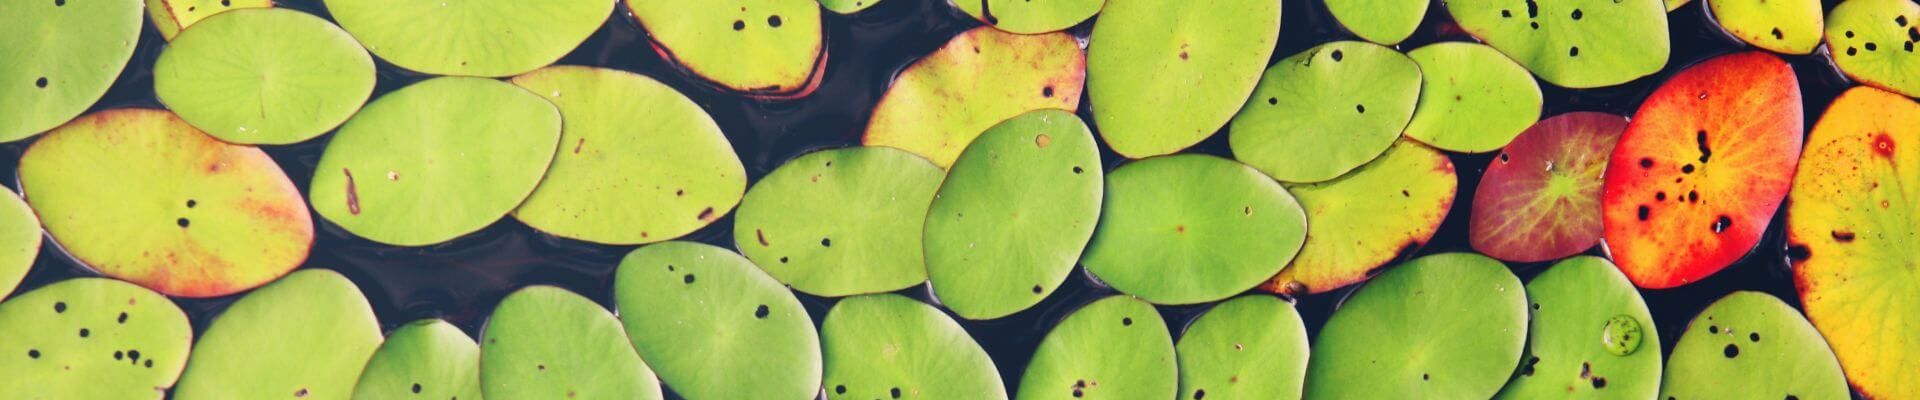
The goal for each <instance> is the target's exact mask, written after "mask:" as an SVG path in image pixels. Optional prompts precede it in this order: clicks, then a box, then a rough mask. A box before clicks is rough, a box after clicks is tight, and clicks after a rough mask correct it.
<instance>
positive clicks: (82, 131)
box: [19, 109, 313, 297]
mask: <svg viewBox="0 0 1920 400" xmlns="http://www.w3.org/2000/svg"><path fill="white" fill-rule="evenodd" d="M19 173H20V186H21V192H22V193H24V194H25V195H26V198H27V202H28V203H29V204H32V205H33V209H34V211H35V212H37V213H39V215H40V217H41V221H43V222H44V223H45V224H46V229H47V232H48V233H49V234H50V235H51V236H52V238H53V240H54V241H55V242H58V243H59V245H60V247H61V248H62V249H65V250H66V251H67V253H68V254H71V255H73V257H74V258H76V259H78V260H79V261H80V262H82V263H84V264H86V265H87V266H88V267H91V268H93V269H94V270H96V271H99V272H100V273H102V274H105V275H107V276H111V277H115V278H119V279H124V280H127V281H131V282H133V283H136V284H139V285H141V286H146V287H147V288H150V289H153V290H156V291H159V292H160V293H163V294H168V295H173V296H183V297H214V296H224V295H228V294H232V293H236V292H240V291H243V290H247V289H251V288H254V287H257V286H260V285H262V284H265V283H267V282H268V281H272V280H274V278H279V277H280V276H281V275H284V274H286V273H287V271H290V270H293V268H294V267H297V266H299V265H300V263H301V262H304V261H305V260H306V259H307V251H308V250H309V249H310V248H312V247H313V220H312V219H310V217H308V214H307V208H306V205H305V204H302V203H301V202H300V191H299V189H297V188H295V187H294V186H293V182H290V181H288V180H287V176H286V173H284V172H281V171H280V167H279V166H278V165H275V164H274V163H273V159H271V158H268V157H267V153H265V152H262V151H260V149H257V148H253V147H247V146H238V145H232V144H227V143H225V142H221V141H219V140H215V139H214V138H213V137H211V136H207V134H205V133H201V132H200V131H199V130H197V129H194V128H193V126H191V125H187V123H186V122H184V121H181V120H180V118H179V117H176V116H174V115H173V113H169V112H166V111H160V110H149V109H117V110H108V111H102V112H99V113H94V114H92V115H88V116H86V117H82V118H80V119H79V120H76V121H74V122H73V123H71V124H67V125H66V126H64V127H61V128H60V129H56V130H54V131H53V132H52V133H49V134H48V135H47V137H45V138H42V139H41V140H39V141H37V142H34V144H33V147H30V148H28V149H27V152H26V154H25V155H23V156H21V158H20V171H19Z"/></svg>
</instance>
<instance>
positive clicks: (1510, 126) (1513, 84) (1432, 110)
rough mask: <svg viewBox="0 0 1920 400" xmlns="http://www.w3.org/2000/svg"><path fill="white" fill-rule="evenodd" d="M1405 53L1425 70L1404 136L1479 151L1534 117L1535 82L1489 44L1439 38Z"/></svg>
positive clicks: (1538, 100) (1503, 141)
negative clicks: (1417, 100) (1415, 104)
mask: <svg viewBox="0 0 1920 400" xmlns="http://www.w3.org/2000/svg"><path fill="white" fill-rule="evenodd" d="M1407 56H1409V57H1412V58H1413V60H1414V61H1415V62H1418V63H1420V71H1421V73H1423V74H1425V75H1426V76H1425V79H1424V80H1422V81H1421V83H1420V104H1419V107H1418V108H1416V109H1415V111H1414V113H1413V120H1412V121H1409V122H1408V123H1407V132H1406V134H1407V137H1408V138H1412V139H1413V140H1418V141H1420V142H1421V143H1426V144H1427V145H1430V146H1433V147H1436V148H1439V149H1441V150H1447V151H1452V152H1459V153H1485V152H1489V151H1494V150H1499V149H1500V148H1501V147H1505V146H1506V145H1507V142H1511V141H1513V138H1514V137H1516V136H1520V132H1522V131H1525V130H1526V129H1527V127H1529V126H1532V125H1533V123H1534V122H1536V121H1539V120H1540V105H1541V101H1542V100H1541V97H1540V85H1539V84H1537V83H1534V81H1533V78H1532V77H1531V76H1529V75H1527V72H1526V70H1525V69H1522V68H1521V67H1520V65H1519V64H1514V63H1513V61H1512V60H1509V59H1507V57H1506V56H1504V55H1501V54H1500V52H1498V51H1495V50H1494V49H1493V48H1492V47H1487V46H1486V45H1481V44H1475V43H1465V42H1442V43H1435V44H1431V45H1427V46H1426V47H1421V48H1419V49H1414V50H1413V52H1410V53H1407Z"/></svg>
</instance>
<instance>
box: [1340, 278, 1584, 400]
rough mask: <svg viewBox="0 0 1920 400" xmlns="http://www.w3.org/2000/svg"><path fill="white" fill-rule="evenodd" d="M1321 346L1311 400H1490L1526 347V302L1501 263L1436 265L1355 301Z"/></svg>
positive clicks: (1380, 282) (1386, 282) (1371, 288)
mask: <svg viewBox="0 0 1920 400" xmlns="http://www.w3.org/2000/svg"><path fill="white" fill-rule="evenodd" d="M1316 338H1317V339H1316V340H1317V341H1316V342H1315V343H1314V344H1313V362H1312V363H1310V364H1309V365H1308V366H1307V396H1306V398H1307V399H1411V398H1445V399H1482V398H1490V397H1493V395H1494V394H1495V392H1497V391H1499V390H1500V387H1501V386H1502V385H1504V384H1505V383H1506V382H1507V377H1508V376H1509V375H1510V374H1512V373H1513V370H1514V365H1515V362H1516V361H1518V360H1519V359H1520V351H1521V348H1522V347H1524V346H1525V345H1526V340H1527V297H1526V294H1525V293H1522V289H1521V286H1520V279H1519V278H1516V277H1514V276H1513V273H1512V272H1508V271H1507V267H1506V266H1505V265H1501V264H1500V262H1499V261H1495V260H1494V259H1491V258H1487V257H1486V256H1482V255H1478V254H1471V253H1449V254H1438V255H1431V256H1426V257H1421V258H1419V259H1415V260H1413V261H1409V262H1407V263H1406V264H1405V265H1401V266H1399V267H1398V268H1394V269H1393V270H1391V271H1388V272H1387V273H1385V274H1381V275H1380V277H1378V278H1375V279H1374V280H1373V281H1372V282H1368V283H1367V285H1366V286H1362V287H1361V288H1360V289H1359V290H1358V291H1355V292H1354V293H1353V294H1352V295H1351V296H1348V297H1347V298H1346V300H1344V301H1342V302H1341V303H1340V308H1339V309H1338V310H1336V311H1334V313H1333V316H1332V317H1330V318H1328V319H1327V324H1326V326H1325V327H1323V328H1321V330H1320V335H1319V336H1316ZM1594 338H1595V339H1598V338H1599V337H1598V336H1597V335H1596V336H1595V337H1594Z"/></svg>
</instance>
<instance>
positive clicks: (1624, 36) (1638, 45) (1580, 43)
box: [1415, 0, 1758, 89]
mask: <svg viewBox="0 0 1920 400" xmlns="http://www.w3.org/2000/svg"><path fill="white" fill-rule="evenodd" d="M1722 1H1758V0H1722ZM1446 4H1447V12H1448V13H1449V14H1452V15H1453V19H1454V21H1456V22H1459V23H1460V28H1462V29H1465V30H1466V31H1467V33H1471V34H1473V36H1474V37H1476V38H1479V39H1480V41H1482V42H1486V43H1487V44H1488V45H1491V46H1493V48H1496V49H1500V52H1502V53H1506V55H1507V56H1509V57H1512V58H1513V60H1514V61H1518V62H1519V63H1520V65H1524V66H1526V69H1527V70H1530V71H1533V73H1534V74H1535V75H1539V76H1540V79H1541V80H1545V81H1547V82H1549V83H1552V84H1554V85H1558V86H1561V87H1568V88H1575V89H1584V88H1595V87H1604V86H1613V85H1619V84H1622V83H1627V82H1630V81H1633V80H1635V79H1639V78H1641V77H1644V76H1647V75H1652V74H1653V73H1655V72H1660V69H1661V68H1663V67H1666V65H1667V58H1668V57H1669V53H1670V52H1671V51H1672V50H1671V49H1670V46H1671V45H1670V44H1669V43H1668V35H1667V13H1666V10H1665V9H1664V8H1663V7H1662V6H1663V5H1664V3H1663V2H1662V1H1661V0H1619V1H1616V0H1563V1H1538V2H1536V1H1526V2H1520V1H1513V0H1450V1H1448V2H1447V3H1446ZM1415 58H1418V57H1415ZM1422 66H1425V64H1424V63H1422ZM1427 72H1428V75H1430V76H1431V75H1433V71H1427ZM1501 74H1502V75H1505V76H1515V75H1509V74H1505V73H1504V71H1502V72H1501ZM1431 81H1432V80H1429V82H1431Z"/></svg>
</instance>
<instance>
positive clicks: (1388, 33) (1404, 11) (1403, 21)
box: [1326, 0, 1432, 46]
mask: <svg viewBox="0 0 1920 400" xmlns="http://www.w3.org/2000/svg"><path fill="white" fill-rule="evenodd" d="M1429 3H1432V2H1431V1H1427V0H1326V5H1327V12H1328V13H1329V14H1332V15H1333V19H1334V21H1336V22H1339V23H1340V26H1341V27H1344V28H1347V32H1352V33H1353V35H1354V36H1359V37H1360V39H1362V40H1366V41H1369V42H1374V43H1379V44H1383V45H1388V46H1392V45H1396V44H1400V41H1403V40H1407V37H1408V36H1413V31H1414V30H1415V29H1419V28H1420V20H1422V19H1425V18H1426V17H1427V5H1428V4H1429Z"/></svg>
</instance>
